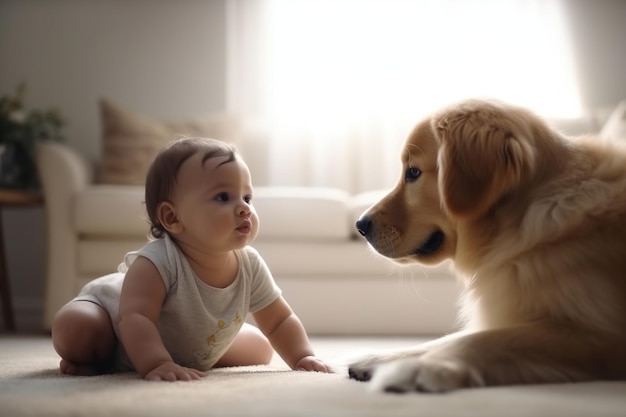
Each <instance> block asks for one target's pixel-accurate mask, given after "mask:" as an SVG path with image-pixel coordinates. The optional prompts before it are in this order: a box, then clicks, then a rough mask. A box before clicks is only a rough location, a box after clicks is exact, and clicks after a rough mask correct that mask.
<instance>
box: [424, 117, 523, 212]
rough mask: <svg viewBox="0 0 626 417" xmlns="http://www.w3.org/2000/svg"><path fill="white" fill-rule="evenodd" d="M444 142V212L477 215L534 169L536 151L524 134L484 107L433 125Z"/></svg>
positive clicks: (441, 185) (441, 173) (436, 120)
mask: <svg viewBox="0 0 626 417" xmlns="http://www.w3.org/2000/svg"><path fill="white" fill-rule="evenodd" d="M432 127H433V131H434V132H435V137H436V139H437V141H438V142H439V154H438V164H439V189H440V192H441V194H442V200H443V205H444V209H445V210H446V211H447V212H448V213H449V214H450V215H453V216H456V217H465V218H467V217H476V216H479V215H481V214H483V213H484V212H485V211H487V210H488V209H490V208H491V207H492V206H493V205H494V204H495V203H497V202H498V200H499V199H500V198H501V197H502V195H503V194H505V193H507V192H509V191H511V190H513V189H514V188H515V187H517V186H518V185H519V183H520V182H521V180H522V179H523V177H524V175H527V174H529V171H532V170H534V165H535V151H534V149H533V147H532V145H531V144H530V142H529V141H528V139H527V138H526V137H525V136H524V133H521V132H515V131H513V130H512V129H510V128H509V127H507V126H506V124H505V123H499V119H498V117H496V116H494V115H493V114H491V113H490V112H489V111H485V110H481V109H469V110H468V109H462V110H460V109H459V110H457V109H451V110H449V111H446V112H444V113H442V114H440V115H439V116H437V117H436V118H434V119H433V121H432Z"/></svg>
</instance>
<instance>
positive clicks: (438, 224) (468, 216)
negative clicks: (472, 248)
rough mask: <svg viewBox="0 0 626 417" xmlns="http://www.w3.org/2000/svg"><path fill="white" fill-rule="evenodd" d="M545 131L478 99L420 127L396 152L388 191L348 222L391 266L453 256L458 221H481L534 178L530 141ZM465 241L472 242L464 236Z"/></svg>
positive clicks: (534, 146) (460, 228) (461, 232)
mask: <svg viewBox="0 0 626 417" xmlns="http://www.w3.org/2000/svg"><path fill="white" fill-rule="evenodd" d="M550 132H551V131H550V130H549V129H548V127H547V126H546V125H545V124H544V123H543V122H542V121H541V120H540V119H538V118H537V117H536V116H534V115H532V114H531V113H530V112H528V111H525V110H523V109H520V108H517V107H512V106H508V105H504V104H501V103H494V102H488V101H480V100H469V101H465V102H462V103H459V104H456V105H453V106H451V107H449V108H447V109H445V110H443V111H441V112H439V113H437V114H435V115H433V116H431V117H429V118H427V119H425V120H423V121H422V122H420V123H419V124H418V125H417V126H416V127H415V128H414V130H413V131H412V132H411V134H410V135H409V137H408V139H407V140H406V142H405V145H404V147H403V149H402V155H401V159H402V175H401V177H400V180H399V181H398V183H397V185H396V186H395V188H394V189H393V190H392V191H391V192H390V193H389V194H388V195H387V196H385V197H384V198H383V199H382V200H380V201H379V202H377V203H376V204H375V205H373V206H372V207H371V208H369V209H368V210H367V211H366V212H365V213H364V214H363V215H362V216H361V218H360V219H359V221H358V222H357V224H356V227H357V229H358V230H359V232H360V233H361V234H362V235H363V236H365V237H366V238H367V240H368V242H369V243H370V244H371V245H372V247H373V248H374V249H376V251H378V252H379V253H380V254H382V255H384V256H386V257H389V258H392V259H394V260H395V261H397V262H400V263H406V262H415V261H416V262H420V263H425V264H436V263H439V262H441V261H443V260H444V259H446V258H454V257H455V254H456V250H457V240H458V239H468V236H467V233H468V232H469V230H467V228H466V227H465V225H466V224H468V223H471V222H473V221H477V219H483V220H484V219H485V217H488V216H489V215H490V213H493V212H494V210H497V207H496V206H497V205H498V204H499V202H501V201H502V200H503V199H504V198H507V196H510V195H511V194H512V193H514V190H516V189H518V188H519V187H520V186H522V185H523V184H525V183H526V184H527V183H528V181H531V179H532V178H534V177H535V176H536V171H537V170H538V148H541V147H545V146H546V145H545V143H537V142H540V141H538V139H537V138H540V137H546V136H550ZM469 238H472V237H471V236H470V237H469Z"/></svg>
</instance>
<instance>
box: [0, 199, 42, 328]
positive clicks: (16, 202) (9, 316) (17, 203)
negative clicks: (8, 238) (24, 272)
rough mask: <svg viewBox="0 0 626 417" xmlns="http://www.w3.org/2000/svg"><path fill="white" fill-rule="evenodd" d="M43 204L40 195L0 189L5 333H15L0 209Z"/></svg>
mask: <svg viewBox="0 0 626 417" xmlns="http://www.w3.org/2000/svg"><path fill="white" fill-rule="evenodd" d="M42 203H43V197H42V196H41V194H39V193H36V192H31V191H21V190H12V189H2V188H0V296H2V317H3V319H4V327H5V329H6V330H7V331H10V332H13V331H15V316H14V314H13V300H12V297H11V283H10V282H9V274H8V272H7V271H8V270H7V262H6V257H5V253H4V228H3V225H2V208H4V207H27V206H36V205H40V204H42Z"/></svg>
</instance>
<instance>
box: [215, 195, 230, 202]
mask: <svg viewBox="0 0 626 417" xmlns="http://www.w3.org/2000/svg"><path fill="white" fill-rule="evenodd" d="M215 199H216V200H217V201H222V202H225V201H228V200H230V197H229V196H228V193H219V194H218V195H217V196H216V197H215Z"/></svg>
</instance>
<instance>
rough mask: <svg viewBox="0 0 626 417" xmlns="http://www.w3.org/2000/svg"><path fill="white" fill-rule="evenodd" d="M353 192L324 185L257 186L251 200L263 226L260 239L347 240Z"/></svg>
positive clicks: (349, 233) (349, 232)
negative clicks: (349, 209)
mask: <svg viewBox="0 0 626 417" xmlns="http://www.w3.org/2000/svg"><path fill="white" fill-rule="evenodd" d="M349 200H350V195H349V194H348V193H347V192H344V191H342V190H339V189H335V188H324V187H257V188H255V189H254V197H253V199H252V204H253V205H254V207H255V208H256V211H257V213H258V214H259V218H260V223H261V227H260V230H259V236H258V238H257V240H272V239H281V240H306V241H312V240H313V241H315V240H345V239H349V238H350V235H351V231H350V228H349V227H350V226H349V224H348V202H349Z"/></svg>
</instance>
